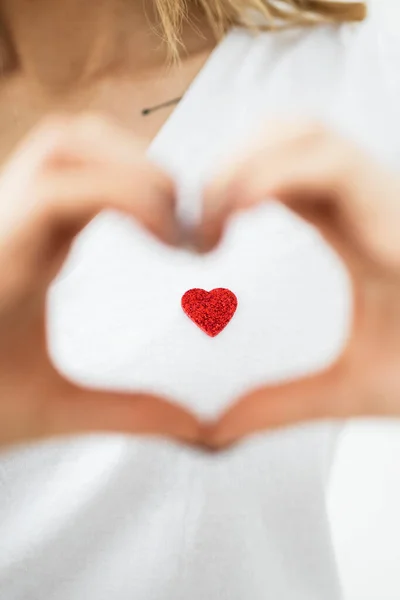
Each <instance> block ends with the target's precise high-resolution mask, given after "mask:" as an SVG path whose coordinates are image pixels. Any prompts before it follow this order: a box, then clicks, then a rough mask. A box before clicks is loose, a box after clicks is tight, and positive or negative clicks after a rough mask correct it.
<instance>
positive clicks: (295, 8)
mask: <svg viewBox="0 0 400 600" xmlns="http://www.w3.org/2000/svg"><path fill="white" fill-rule="evenodd" d="M192 1H194V2H196V6H198V7H199V8H200V10H201V12H203V13H204V14H205V15H206V16H207V18H208V20H209V22H210V25H211V27H212V29H213V31H214V33H215V35H216V37H217V39H218V38H220V37H221V36H222V35H223V34H224V33H225V32H226V30H227V29H229V27H231V26H234V25H239V26H244V27H246V28H250V29H253V30H262V29H273V28H277V27H287V26H300V25H313V24H317V23H344V22H357V21H362V20H364V19H365V17H366V15H367V6H366V4H365V2H362V1H359V2H355V1H352V2H349V1H347V0H339V1H337V0H155V5H156V8H157V11H158V14H159V18H160V30H161V33H162V36H163V38H164V39H165V41H166V42H167V43H168V46H169V47H170V49H171V53H172V54H173V55H175V56H176V55H177V53H178V48H179V46H180V44H181V37H180V32H181V27H182V24H183V23H184V22H185V21H187V20H188V12H189V10H190V4H191V2H192ZM255 15H258V18H255ZM260 17H261V18H262V19H263V21H264V22H265V25H262V26H261V25H260Z"/></svg>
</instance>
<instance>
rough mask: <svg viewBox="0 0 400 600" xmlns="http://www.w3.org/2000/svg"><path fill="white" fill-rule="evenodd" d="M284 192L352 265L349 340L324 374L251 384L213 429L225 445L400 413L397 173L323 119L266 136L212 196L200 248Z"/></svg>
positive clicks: (216, 442) (216, 441)
mask: <svg viewBox="0 0 400 600" xmlns="http://www.w3.org/2000/svg"><path fill="white" fill-rule="evenodd" d="M266 198H274V199H278V200H279V201H280V202H282V203H283V204H284V205H286V206H287V207H289V208H290V209H291V210H293V211H294V212H295V213H297V214H298V215H300V217H302V218H303V219H305V220H306V221H308V222H309V223H311V224H312V225H314V226H315V227H317V228H318V229H319V231H320V232H321V234H322V235H323V236H324V238H325V239H326V240H327V242H328V243H330V244H331V245H332V246H333V248H334V249H335V250H336V252H337V253H338V254H339V256H340V257H341V258H342V259H343V261H344V263H345V264H346V266H347V268H348V271H349V273H350V276H351V280H352V284H353V290H354V305H353V324H352V330H351V333H350V337H349V339H348V343H347V346H346V348H345V350H344V352H343V353H342V355H341V356H340V357H339V358H338V360H337V361H336V362H335V363H334V364H333V365H332V366H331V367H329V368H328V369H326V370H325V371H323V372H320V373H317V374H314V375H313V376H310V377H305V378H303V379H300V380H298V381H293V382H288V383H286V384H284V385H275V386H268V387H264V388H262V389H259V390H256V391H253V392H251V393H249V394H248V395H246V396H245V397H243V398H241V399H240V400H239V401H238V402H237V403H236V404H235V405H234V406H233V407H232V408H230V409H228V410H227V411H226V412H225V414H224V415H222V417H221V419H220V420H219V421H218V422H217V423H216V424H214V425H213V426H211V427H210V429H209V431H208V442H209V444H210V445H213V446H215V447H222V446H225V445H228V444H231V443H234V442H236V441H238V440H240V439H241V438H242V437H243V436H247V435H249V434H252V433H254V432H257V431H261V430H264V429H267V428H268V429H270V428H275V427H281V426H284V425H289V424H294V423H297V422H300V421H305V420H307V421H308V420H315V419H325V418H330V419H336V418H345V417H356V416H385V417H387V416H399V415H400V178H399V177H398V176H396V175H394V174H393V173H390V172H388V171H387V170H386V169H384V168H383V167H381V166H379V165H378V164H376V163H375V162H374V161H373V160H372V159H371V158H369V157H368V156H367V155H365V154H364V153H363V152H362V151H360V150H359V149H358V148H357V147H355V146H353V145H352V144H350V143H348V142H346V141H345V140H343V139H341V138H340V137H339V136H338V135H335V134H333V133H329V132H328V131H326V130H325V129H324V128H323V127H320V126H307V125H306V126H300V127H287V128H286V129H284V128H279V130H278V131H277V133H275V134H273V135H271V134H270V136H269V137H267V136H265V137H264V138H263V139H262V141H261V143H260V144H258V145H257V147H256V148H255V149H254V150H252V151H250V152H249V154H248V155H247V156H246V157H245V158H244V159H242V160H240V161H238V162H237V164H235V165H234V167H232V168H230V169H229V170H228V171H226V172H225V173H224V174H223V175H222V176H221V177H220V178H219V179H218V180H217V181H216V182H215V183H214V184H213V185H212V186H210V188H209V190H208V191H207V194H206V200H205V209H204V219H203V222H202V224H201V227H200V230H199V232H198V233H199V240H200V241H201V245H202V248H203V249H204V250H209V249H211V248H212V247H213V246H215V244H216V243H217V242H218V241H219V239H220V237H221V234H222V231H223V228H224V225H225V223H226V220H227V219H228V217H229V216H230V215H231V214H232V213H234V212H236V211H238V210H243V209H246V208H249V207H251V206H253V205H255V204H258V203H260V202H262V201H263V200H265V199H266Z"/></svg>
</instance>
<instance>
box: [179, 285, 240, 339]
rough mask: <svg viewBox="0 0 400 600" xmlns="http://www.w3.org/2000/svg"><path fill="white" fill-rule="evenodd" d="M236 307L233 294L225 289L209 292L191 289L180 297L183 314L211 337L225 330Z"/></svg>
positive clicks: (236, 303)
mask: <svg viewBox="0 0 400 600" xmlns="http://www.w3.org/2000/svg"><path fill="white" fill-rule="evenodd" d="M237 305H238V301H237V298H236V296H235V294H234V293H233V292H231V291H230V290H227V289H225V288H216V289H215V290H211V292H206V291H205V290H202V289H199V288H193V289H192V290H188V291H187V292H185V294H183V296H182V308H183V310H184V312H185V313H186V314H187V316H188V317H189V319H191V320H192V321H193V323H196V325H197V326H198V327H200V329H202V330H203V331H204V332H205V333H206V334H207V335H209V336H211V337H215V336H216V335H218V334H219V333H221V331H222V330H223V329H225V327H226V326H227V325H228V323H229V321H230V320H231V319H232V317H233V315H234V314H235V311H236V308H237Z"/></svg>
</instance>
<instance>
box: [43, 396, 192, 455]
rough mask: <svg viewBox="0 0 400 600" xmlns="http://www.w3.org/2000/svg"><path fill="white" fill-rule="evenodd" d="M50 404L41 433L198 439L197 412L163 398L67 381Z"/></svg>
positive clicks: (44, 435) (182, 439)
mask: <svg viewBox="0 0 400 600" xmlns="http://www.w3.org/2000/svg"><path fill="white" fill-rule="evenodd" d="M52 400H54V401H53V402H51V403H50V404H48V405H47V407H46V411H47V414H46V415H45V416H44V417H43V416H42V424H41V434H40V435H41V437H49V436H58V435H75V434H85V433H95V432H114V433H124V434H134V435H152V436H153V435H154V436H162V437H167V438H172V439H176V440H179V441H181V442H185V443H187V444H196V443H197V442H198V441H199V435H200V426H199V423H198V421H197V419H196V418H195V416H194V415H191V414H190V413H189V412H188V411H186V410H185V409H183V408H181V407H179V406H176V405H174V404H172V403H170V402H169V401H167V400H164V399H162V398H159V397H156V396H153V395H148V394H144V393H143V394H141V393H137V394H122V393H112V392H101V391H97V390H87V389H84V388H79V387H75V386H73V385H67V387H66V390H65V392H64V393H63V394H62V396H61V397H60V396H59V398H58V399H57V398H54V399H52Z"/></svg>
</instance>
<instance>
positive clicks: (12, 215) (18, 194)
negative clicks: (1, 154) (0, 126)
mask: <svg viewBox="0 0 400 600" xmlns="http://www.w3.org/2000/svg"><path fill="white" fill-rule="evenodd" d="M60 164H62V166H63V167H64V169H67V172H66V174H68V175H70V172H71V169H73V168H75V169H76V170H78V168H79V167H80V168H81V169H84V168H87V167H89V168H92V169H93V168H95V166H97V167H98V172H100V171H101V168H103V169H107V170H110V169H116V171H115V176H116V177H117V176H118V174H119V173H123V169H125V171H126V175H125V176H124V179H125V180H126V179H127V177H128V173H130V175H131V191H132V194H135V195H136V200H137V201H138V202H140V201H141V202H142V204H143V205H144V204H145V203H146V202H147V203H148V204H149V210H148V211H146V214H147V215H149V214H150V211H151V210H153V209H157V208H159V207H158V206H156V207H155V206H154V203H152V202H151V200H152V198H153V196H154V198H156V199H157V198H158V199H161V198H163V203H162V205H161V206H160V209H161V210H160V215H159V218H158V219H157V216H158V215H157V214H155V215H154V217H153V218H151V219H150V223H153V222H154V223H155V222H156V221H158V223H160V222H161V221H165V222H166V227H164V228H159V227H158V228H156V230H155V233H156V235H158V232H160V231H164V230H165V229H168V227H169V226H170V223H171V221H172V220H173V219H172V213H173V209H174V203H175V189H174V184H173V181H172V179H171V178H170V177H169V176H168V175H167V174H166V173H164V172H163V171H162V170H161V169H160V168H158V167H157V166H156V165H153V164H152V163H150V162H149V161H148V160H147V159H146V157H145V155H144V152H143V148H142V145H141V143H140V142H138V141H137V140H136V139H135V138H134V136H132V135H131V134H130V133H128V132H126V131H125V130H124V129H122V128H121V127H117V126H116V125H115V124H113V123H111V122H108V121H107V120H105V119H102V118H100V117H85V118H79V119H76V118H75V119H74V118H68V117H61V118H59V117H54V118H51V119H49V120H47V121H46V122H45V123H44V124H43V125H41V126H40V127H38V128H37V129H35V130H34V131H33V132H32V133H31V134H30V136H29V137H28V138H27V140H26V141H25V142H24V143H23V144H22V145H21V146H20V147H19V148H18V150H17V151H16V152H15V154H14V156H13V157H12V159H11V160H10V161H9V163H8V164H7V165H6V166H5V168H4V171H3V176H2V179H1V186H0V192H1V195H2V197H3V198H12V199H13V202H12V205H10V204H7V203H6V202H4V203H2V205H1V206H0V222H1V228H2V231H4V232H7V231H10V229H11V228H12V225H13V223H14V222H15V221H16V220H18V218H19V217H20V214H21V212H22V211H23V210H24V209H28V210H32V209H35V210H36V204H37V201H38V194H37V193H36V194H34V186H35V182H36V181H37V178H38V176H40V175H45V176H48V177H50V178H51V177H54V171H55V166H58V167H59V166H60ZM115 185H116V186H117V180H116V183H115ZM48 187H51V184H49V186H48ZM72 189H73V188H72ZM33 196H34V197H33ZM32 197H33V198H32ZM149 198H150V203H149V202H148V199H149ZM165 208H167V209H168V215H167V217H166V215H165V210H164V209H165ZM169 213H170V214H169Z"/></svg>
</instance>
